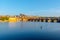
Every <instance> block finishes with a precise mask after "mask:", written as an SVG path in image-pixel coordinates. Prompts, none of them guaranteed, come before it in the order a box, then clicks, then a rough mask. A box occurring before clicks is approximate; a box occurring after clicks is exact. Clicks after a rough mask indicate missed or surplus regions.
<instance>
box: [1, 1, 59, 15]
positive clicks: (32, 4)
mask: <svg viewBox="0 0 60 40" xmlns="http://www.w3.org/2000/svg"><path fill="white" fill-rule="evenodd" d="M20 13H23V14H26V15H36V16H60V0H0V15H19V14H20Z"/></svg>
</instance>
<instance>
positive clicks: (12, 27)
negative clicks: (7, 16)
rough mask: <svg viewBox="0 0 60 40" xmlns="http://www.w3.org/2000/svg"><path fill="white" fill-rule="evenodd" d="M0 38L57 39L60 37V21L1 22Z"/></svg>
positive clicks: (24, 39)
mask: <svg viewBox="0 0 60 40" xmlns="http://www.w3.org/2000/svg"><path fill="white" fill-rule="evenodd" d="M0 39H6V40H8V39H16V40H18V39H21V40H30V39H31V40H39V39H41V40H45V39H46V40H49V39H55V40H57V39H60V23H46V22H15V23H11V22H1V23H0Z"/></svg>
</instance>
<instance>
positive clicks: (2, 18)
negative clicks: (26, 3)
mask: <svg viewBox="0 0 60 40" xmlns="http://www.w3.org/2000/svg"><path fill="white" fill-rule="evenodd" d="M8 19H9V17H0V20H2V21H4V20H8Z"/></svg>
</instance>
